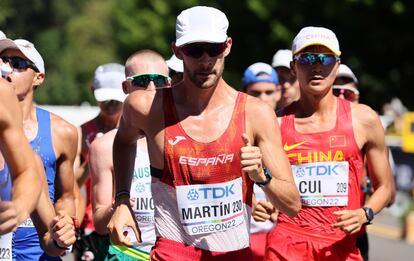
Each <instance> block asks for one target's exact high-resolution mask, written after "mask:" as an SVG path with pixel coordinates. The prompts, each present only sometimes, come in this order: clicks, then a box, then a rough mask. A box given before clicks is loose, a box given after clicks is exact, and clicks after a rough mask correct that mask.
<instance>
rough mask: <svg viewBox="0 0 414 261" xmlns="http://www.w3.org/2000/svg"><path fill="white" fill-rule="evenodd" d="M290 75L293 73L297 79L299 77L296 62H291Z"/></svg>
mask: <svg viewBox="0 0 414 261" xmlns="http://www.w3.org/2000/svg"><path fill="white" fill-rule="evenodd" d="M290 73H291V74H292V75H293V76H295V77H297V76H296V68H295V61H291V62H290Z"/></svg>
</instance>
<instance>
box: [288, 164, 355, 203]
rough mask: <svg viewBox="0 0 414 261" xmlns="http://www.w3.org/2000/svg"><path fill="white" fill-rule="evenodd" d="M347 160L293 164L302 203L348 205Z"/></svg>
mask: <svg viewBox="0 0 414 261" xmlns="http://www.w3.org/2000/svg"><path fill="white" fill-rule="evenodd" d="M348 168H349V166H348V162H347V161H342V162H315V163H306V164H299V165H292V172H293V177H294V179H295V183H296V186H297V188H298V190H299V193H300V197H301V201H302V205H303V206H309V207H324V206H346V205H348V176H349V169H348Z"/></svg>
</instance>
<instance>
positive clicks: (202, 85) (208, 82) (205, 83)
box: [189, 65, 224, 89]
mask: <svg viewBox="0 0 414 261" xmlns="http://www.w3.org/2000/svg"><path fill="white" fill-rule="evenodd" d="M223 71H224V65H223V66H221V68H219V69H218V70H213V71H212V74H213V75H214V77H212V76H209V78H207V79H205V80H202V79H200V78H199V77H197V76H196V74H195V73H191V74H189V78H190V80H191V82H192V83H193V84H194V85H195V86H196V87H197V88H199V89H210V88H213V87H216V86H217V84H218V82H219V80H220V78H221V77H222V76H223Z"/></svg>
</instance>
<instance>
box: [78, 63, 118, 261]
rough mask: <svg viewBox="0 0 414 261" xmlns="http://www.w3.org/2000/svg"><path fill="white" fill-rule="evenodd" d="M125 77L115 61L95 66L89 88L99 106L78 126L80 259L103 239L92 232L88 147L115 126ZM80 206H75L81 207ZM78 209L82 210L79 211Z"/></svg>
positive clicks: (93, 250) (93, 230)
mask: <svg viewBox="0 0 414 261" xmlns="http://www.w3.org/2000/svg"><path fill="white" fill-rule="evenodd" d="M124 80H125V67H124V66H123V65H121V64H118V63H106V64H102V65H100V66H98V67H97V68H96V70H95V73H94V78H93V82H92V85H91V90H92V91H93V95H94V97H95V99H96V101H97V103H98V106H99V109H100V111H99V114H98V115H97V116H96V117H95V118H93V119H91V120H89V121H88V122H86V123H84V124H82V125H81V130H82V138H81V139H82V141H81V142H82V145H81V146H82V148H81V166H80V168H79V170H78V171H77V172H76V175H77V177H76V180H77V183H78V185H79V187H81V188H82V190H83V188H85V190H86V198H85V199H83V200H84V201H85V203H86V206H85V209H84V210H83V209H82V210H83V211H84V212H85V215H84V217H83V220H82V222H81V227H80V231H79V233H80V234H81V236H80V240H78V241H77V242H76V246H75V251H74V252H75V255H79V256H78V258H82V255H84V254H85V253H86V254H88V253H89V252H88V251H92V252H95V253H96V252H97V249H95V248H94V246H96V245H97V244H96V243H94V242H97V241H100V240H103V239H104V238H102V236H100V235H99V234H97V233H96V232H95V227H94V224H93V216H92V205H91V196H90V195H91V181H90V176H89V172H88V167H87V164H88V158H89V156H88V154H89V146H90V144H91V143H92V142H93V141H94V139H95V138H96V137H97V136H98V137H99V136H101V135H102V134H104V133H106V132H108V131H110V130H112V129H114V128H116V127H117V126H118V123H119V119H120V117H121V114H122V106H123V102H124V100H125V97H126V95H125V93H124V92H123V90H122V82H123V81H124ZM81 207H82V206H80V207H79V208H81ZM83 211H82V212H83Z"/></svg>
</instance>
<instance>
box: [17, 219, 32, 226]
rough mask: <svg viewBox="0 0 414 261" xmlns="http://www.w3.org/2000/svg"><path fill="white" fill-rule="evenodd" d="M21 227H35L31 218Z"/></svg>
mask: <svg viewBox="0 0 414 261" xmlns="http://www.w3.org/2000/svg"><path fill="white" fill-rule="evenodd" d="M19 227H35V226H34V224H33V221H32V219H31V218H28V219H26V220H25V221H23V222H22V223H21V224H20V225H19Z"/></svg>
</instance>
